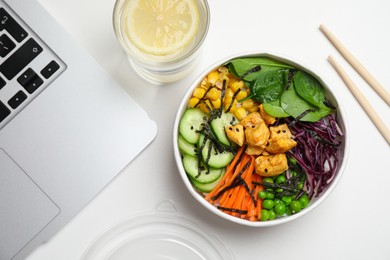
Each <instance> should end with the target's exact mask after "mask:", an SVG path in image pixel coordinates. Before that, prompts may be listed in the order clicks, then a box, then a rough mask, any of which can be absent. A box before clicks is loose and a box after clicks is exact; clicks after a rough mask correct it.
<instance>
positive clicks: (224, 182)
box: [205, 154, 249, 202]
mask: <svg viewBox="0 0 390 260" xmlns="http://www.w3.org/2000/svg"><path fill="white" fill-rule="evenodd" d="M237 155H238V154H237ZM237 155H236V157H237ZM248 161H249V160H248V157H247V156H244V157H243V158H242V159H241V161H240V162H239V163H238V166H237V167H236V169H235V171H234V172H232V170H233V168H234V167H228V169H227V170H226V172H225V175H224V176H223V177H222V179H221V181H220V182H219V183H218V185H217V186H216V187H215V188H214V189H213V190H212V191H211V192H210V193H209V194H207V196H206V197H205V199H206V200H207V201H209V202H211V201H212V198H213V197H214V196H215V195H217V194H218V193H219V192H221V191H222V190H223V189H224V188H226V187H228V186H229V185H231V184H232V182H233V181H234V179H235V177H236V176H237V175H238V174H239V173H240V171H241V169H242V168H243V167H244V166H245V164H246V163H247V162H248ZM231 165H232V163H231V164H230V165H229V166H231ZM229 168H230V169H229Z"/></svg>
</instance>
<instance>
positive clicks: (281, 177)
mask: <svg viewBox="0 0 390 260" xmlns="http://www.w3.org/2000/svg"><path fill="white" fill-rule="evenodd" d="M286 180H287V179H286V177H285V176H284V175H279V176H278V177H277V178H276V181H275V182H276V183H277V184H281V183H284V182H286Z"/></svg>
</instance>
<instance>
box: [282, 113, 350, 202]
mask: <svg viewBox="0 0 390 260" xmlns="http://www.w3.org/2000/svg"><path fill="white" fill-rule="evenodd" d="M284 120H285V121H286V123H287V124H288V125H289V128H290V130H291V133H292V134H293V136H294V139H295V141H297V143H298V144H297V146H296V147H294V148H293V149H291V150H290V151H289V152H288V154H289V155H290V156H291V157H293V158H294V159H295V160H296V161H297V163H298V164H299V165H300V166H301V168H302V169H303V171H304V172H305V173H306V181H305V185H304V190H305V191H306V192H307V193H308V194H309V197H310V198H312V197H317V196H318V195H319V194H321V193H322V192H323V191H324V190H325V189H326V188H327V187H328V186H329V184H330V183H331V182H332V181H333V179H334V178H335V176H336V174H337V170H338V169H339V166H340V162H341V159H342V143H343V141H344V136H343V133H342V131H341V129H340V127H339V126H338V124H337V121H336V119H335V115H333V114H331V115H329V116H327V117H324V118H322V119H321V120H320V121H318V122H315V123H309V122H301V121H292V120H291V119H290V118H286V119H284Z"/></svg>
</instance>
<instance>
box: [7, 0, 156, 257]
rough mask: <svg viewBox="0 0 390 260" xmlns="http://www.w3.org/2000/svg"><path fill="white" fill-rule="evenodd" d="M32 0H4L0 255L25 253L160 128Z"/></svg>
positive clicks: (49, 234) (64, 220)
mask: <svg viewBox="0 0 390 260" xmlns="http://www.w3.org/2000/svg"><path fill="white" fill-rule="evenodd" d="M156 132H157V128H156V124H155V123H154V122H153V121H152V120H151V119H150V118H149V117H148V115H147V113H146V112H145V111H144V110H143V109H142V108H141V107H140V106H139V105H138V104H137V103H136V102H135V101H134V100H133V99H132V98H131V97H130V96H129V95H128V94H127V93H126V92H125V91H124V90H123V88H121V86H119V85H118V84H117V83H115V82H114V81H113V79H111V78H110V77H109V76H108V75H107V73H105V72H104V71H103V70H102V69H101V68H100V67H99V66H98V65H97V64H96V62H95V61H94V60H93V59H92V58H91V57H89V56H88V55H87V54H86V53H85V52H84V51H83V50H81V49H80V47H78V45H77V44H76V43H75V42H73V41H72V40H71V39H70V37H69V36H68V35H66V33H65V31H64V30H63V29H62V28H61V27H60V26H59V25H58V24H57V23H56V21H55V20H54V19H53V18H52V17H50V16H49V14H48V13H47V12H46V11H45V10H44V9H43V8H42V7H41V6H40V4H39V3H37V2H36V1H35V0H29V1H26V0H0V185H1V186H0V260H9V259H12V260H15V259H24V258H25V257H26V256H27V255H28V254H29V253H30V252H31V251H33V250H34V249H35V248H36V247H37V246H39V245H40V244H41V243H43V242H45V241H47V240H48V239H50V237H52V236H53V235H54V234H55V233H56V232H57V231H58V230H59V229H61V228H62V227H63V226H64V225H65V224H66V223H67V222H69V221H70V220H71V219H72V218H73V217H74V216H75V215H76V214H77V213H78V212H79V211H80V210H81V209H82V208H83V207H84V206H86V204H87V203H88V202H89V201H91V200H92V199H93V198H94V197H95V196H96V195H97V194H98V193H99V191H101V190H102V189H103V188H104V187H105V186H106V185H107V184H108V183H109V182H110V181H111V180H112V179H113V178H114V177H115V176H116V175H117V174H118V173H119V172H121V170H122V169H124V168H125V167H126V166H127V165H128V164H129V162H130V161H132V159H133V158H135V157H136V156H137V155H138V154H139V153H140V152H141V151H142V150H143V149H144V148H145V147H146V146H147V145H148V144H149V143H151V142H152V140H153V139H154V137H155V136H156Z"/></svg>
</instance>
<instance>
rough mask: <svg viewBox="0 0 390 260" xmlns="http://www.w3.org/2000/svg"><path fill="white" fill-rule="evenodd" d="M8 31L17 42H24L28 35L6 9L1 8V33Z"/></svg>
mask: <svg viewBox="0 0 390 260" xmlns="http://www.w3.org/2000/svg"><path fill="white" fill-rule="evenodd" d="M4 29H5V30H6V31H7V32H8V33H9V34H10V35H11V36H12V37H14V39H15V40H16V41H17V42H22V41H23V40H24V39H25V38H26V37H27V36H28V33H27V32H26V31H25V30H24V29H23V28H22V27H21V26H20V25H19V24H18V23H17V22H16V21H15V20H14V18H12V16H11V15H10V14H9V13H8V12H7V11H6V10H5V9H4V8H0V31H2V30H4Z"/></svg>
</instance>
